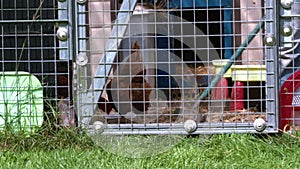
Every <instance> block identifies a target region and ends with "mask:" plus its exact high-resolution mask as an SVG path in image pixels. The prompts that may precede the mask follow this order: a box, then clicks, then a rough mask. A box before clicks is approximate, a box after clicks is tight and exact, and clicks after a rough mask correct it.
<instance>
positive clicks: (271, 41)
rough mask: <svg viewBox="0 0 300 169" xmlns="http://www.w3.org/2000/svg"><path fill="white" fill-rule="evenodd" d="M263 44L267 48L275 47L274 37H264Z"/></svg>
mask: <svg viewBox="0 0 300 169" xmlns="http://www.w3.org/2000/svg"><path fill="white" fill-rule="evenodd" d="M265 43H266V45H267V46H273V45H275V37H274V35H266V37H265Z"/></svg>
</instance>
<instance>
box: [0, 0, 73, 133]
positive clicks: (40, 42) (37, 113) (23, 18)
mask: <svg viewBox="0 0 300 169" xmlns="http://www.w3.org/2000/svg"><path fill="white" fill-rule="evenodd" d="M69 5H71V4H68V3H67V2H64V3H63V2H58V1H55V0H12V1H1V2H0V9H1V12H0V22H1V26H0V27H1V30H0V32H1V33H0V34H1V40H0V49H1V52H0V58H1V62H0V69H1V72H2V73H1V75H0V79H1V80H0V81H1V82H0V86H1V93H0V99H1V101H0V102H1V105H0V110H1V112H0V113H1V120H0V121H1V124H0V125H1V128H8V127H12V128H13V129H14V130H19V129H22V130H23V129H24V130H27V128H29V129H35V128H36V127H38V126H41V125H42V124H43V122H44V113H45V112H51V113H53V112H57V111H60V110H62V109H61V108H60V107H58V106H62V104H58V103H63V104H66V107H68V108H71V104H70V100H71V99H72V90H71V86H72V85H71V84H72V69H71V68H72V66H71V58H72V55H71V52H70V49H71V48H70V46H71V45H70V44H71V43H70V42H71V41H69V38H70V36H71V35H70V36H69V37H67V36H68V31H69V27H68V24H69V23H71V22H70V21H71V17H70V16H71V15H70V12H71V11H70V9H71V8H70V7H69ZM59 32H62V33H59ZM64 111H65V110H64Z"/></svg>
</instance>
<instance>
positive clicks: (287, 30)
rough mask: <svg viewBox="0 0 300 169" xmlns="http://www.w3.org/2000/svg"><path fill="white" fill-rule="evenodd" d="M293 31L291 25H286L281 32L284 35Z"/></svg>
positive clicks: (288, 34)
mask: <svg viewBox="0 0 300 169" xmlns="http://www.w3.org/2000/svg"><path fill="white" fill-rule="evenodd" d="M292 33H293V29H292V27H291V26H290V25H284V26H283V28H282V30H281V34H282V35H283V36H291V35H292Z"/></svg>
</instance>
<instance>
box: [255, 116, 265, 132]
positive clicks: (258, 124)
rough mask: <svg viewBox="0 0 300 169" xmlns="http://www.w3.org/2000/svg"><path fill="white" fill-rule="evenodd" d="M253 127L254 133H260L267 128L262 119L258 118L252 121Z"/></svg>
mask: <svg viewBox="0 0 300 169" xmlns="http://www.w3.org/2000/svg"><path fill="white" fill-rule="evenodd" d="M253 127H254V129H255V130H256V131H258V132H262V131H264V130H265V129H266V127H267V126H266V122H265V120H264V119H262V118H258V119H256V120H255V121H254V123H253Z"/></svg>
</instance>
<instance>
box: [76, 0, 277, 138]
mask: <svg viewBox="0 0 300 169" xmlns="http://www.w3.org/2000/svg"><path fill="white" fill-rule="evenodd" d="M76 15H77V17H76V18H77V19H76V23H77V25H76V28H77V30H76V42H77V48H78V51H76V55H77V56H76V57H77V58H76V63H77V64H76V82H75V86H76V89H75V90H76V98H77V102H76V103H77V104H76V105H77V110H78V115H79V124H80V125H81V126H82V127H87V128H88V129H92V130H94V129H95V128H97V129H101V131H102V132H104V133H106V134H112V133H114V134H120V133H123V134H162V133H174V134H178V133H179V134H188V133H194V134H199V133H226V132H262V131H265V132H276V131H277V127H278V126H277V118H278V117H277V108H278V106H277V99H276V98H277V97H278V94H277V93H278V92H277V68H278V67H277V62H276V58H277V47H276V45H277V44H278V43H276V38H277V37H275V35H277V32H276V31H277V27H276V25H277V24H276V18H277V17H276V2H275V1H271V0H267V1H264V2H262V1H256V0H251V1H250V0H240V1H239V0H238V1H231V0H212V1H206V0H192V1H184V0H164V1H151V0H149V1H145V0H142V1H137V0H123V1H114V0H110V1H109V0H97V1H96V0H91V1H86V2H85V1H84V2H81V1H80V2H77V3H76ZM102 129H103V130H102Z"/></svg>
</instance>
